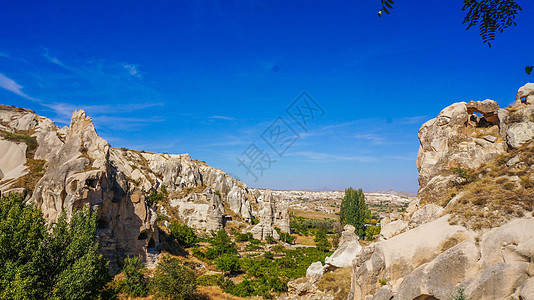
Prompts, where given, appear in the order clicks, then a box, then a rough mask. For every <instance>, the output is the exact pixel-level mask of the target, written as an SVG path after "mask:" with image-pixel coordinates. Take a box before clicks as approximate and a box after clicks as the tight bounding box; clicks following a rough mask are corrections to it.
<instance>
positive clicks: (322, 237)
mask: <svg viewBox="0 0 534 300" xmlns="http://www.w3.org/2000/svg"><path fill="white" fill-rule="evenodd" d="M315 246H316V247H317V250H319V251H322V252H328V251H330V248H332V244H330V242H329V241H328V238H327V237H326V232H325V231H323V230H319V231H318V232H317V235H316V236H315Z"/></svg>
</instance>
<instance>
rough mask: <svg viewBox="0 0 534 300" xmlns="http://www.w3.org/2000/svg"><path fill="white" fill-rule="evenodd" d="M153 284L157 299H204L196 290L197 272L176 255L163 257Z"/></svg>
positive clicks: (152, 281)
mask: <svg viewBox="0 0 534 300" xmlns="http://www.w3.org/2000/svg"><path fill="white" fill-rule="evenodd" d="M151 285H152V289H153V292H154V293H155V296H156V298H157V299H159V298H163V299H172V300H174V299H177V300H189V299H191V300H192V299H202V298H201V296H199V295H198V294H197V291H196V289H197V284H196V277H195V274H194V273H193V271H191V270H189V269H188V268H187V267H185V266H184V265H182V263H181V262H180V261H179V260H178V259H177V258H174V257H168V256H164V257H163V258H162V260H161V262H160V263H159V264H158V267H157V268H156V274H155V275H154V277H153V278H152V280H151Z"/></svg>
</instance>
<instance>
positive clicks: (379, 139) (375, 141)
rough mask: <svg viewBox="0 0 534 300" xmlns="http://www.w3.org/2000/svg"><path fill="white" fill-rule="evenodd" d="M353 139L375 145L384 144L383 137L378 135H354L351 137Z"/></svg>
mask: <svg viewBox="0 0 534 300" xmlns="http://www.w3.org/2000/svg"><path fill="white" fill-rule="evenodd" d="M353 137H354V138H356V139H361V140H366V141H370V142H371V143H373V144H375V145H382V144H385V143H386V141H385V139H384V137H383V136H382V135H379V134H373V133H364V134H355V135H353Z"/></svg>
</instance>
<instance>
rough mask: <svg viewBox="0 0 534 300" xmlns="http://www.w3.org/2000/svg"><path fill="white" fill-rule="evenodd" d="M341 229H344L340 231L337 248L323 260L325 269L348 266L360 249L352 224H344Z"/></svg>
mask: <svg viewBox="0 0 534 300" xmlns="http://www.w3.org/2000/svg"><path fill="white" fill-rule="evenodd" d="M343 229H344V231H343V232H342V233H341V239H340V241H339V246H338V248H337V249H336V251H334V253H332V255H330V256H329V257H327V258H325V260H324V263H325V268H326V269H327V270H333V269H336V268H344V267H348V266H350V265H351V264H352V261H353V260H354V259H355V258H356V256H357V255H358V254H360V252H361V251H362V246H361V245H360V243H359V242H358V240H359V238H358V236H357V235H356V233H354V230H355V228H354V226H352V225H345V228H343Z"/></svg>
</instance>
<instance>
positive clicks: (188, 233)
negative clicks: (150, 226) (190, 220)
mask: <svg viewBox="0 0 534 300" xmlns="http://www.w3.org/2000/svg"><path fill="white" fill-rule="evenodd" d="M169 229H170V231H171V237H172V238H174V239H175V240H177V241H178V243H180V245H182V246H183V247H193V246H195V245H196V244H197V243H198V237H197V234H196V233H195V230H194V229H193V228H191V227H189V226H187V225H185V224H180V223H178V222H177V221H175V220H172V221H171V226H170V227H169Z"/></svg>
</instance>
